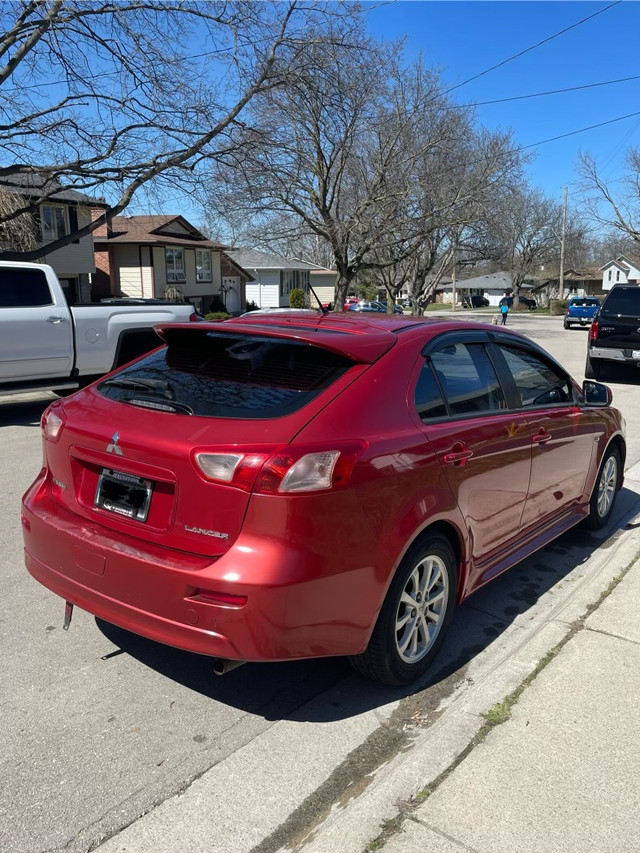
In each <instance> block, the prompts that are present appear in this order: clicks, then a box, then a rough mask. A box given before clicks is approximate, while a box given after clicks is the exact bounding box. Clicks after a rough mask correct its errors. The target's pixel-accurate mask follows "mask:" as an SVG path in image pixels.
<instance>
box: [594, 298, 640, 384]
mask: <svg viewBox="0 0 640 853" xmlns="http://www.w3.org/2000/svg"><path fill="white" fill-rule="evenodd" d="M606 362H610V363H617V364H631V365H635V366H637V367H640V287H639V286H638V285H637V284H616V285H615V287H613V289H612V290H610V291H609V293H608V294H607V295H606V297H605V299H604V302H603V303H602V305H601V306H600V309H599V311H598V312H597V313H596V315H595V317H594V319H593V322H592V324H591V328H590V329H589V340H588V341H587V362H586V365H585V368H584V375H585V376H586V377H588V378H591V379H597V378H598V377H599V376H600V369H601V366H602V364H604V363H606Z"/></svg>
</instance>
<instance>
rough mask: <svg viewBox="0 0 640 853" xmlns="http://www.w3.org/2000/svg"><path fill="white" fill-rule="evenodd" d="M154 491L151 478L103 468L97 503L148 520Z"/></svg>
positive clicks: (111, 510) (123, 514)
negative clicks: (146, 478)
mask: <svg viewBox="0 0 640 853" xmlns="http://www.w3.org/2000/svg"><path fill="white" fill-rule="evenodd" d="M152 492H153V483H152V481H151V480H145V479H143V478H142V477H136V476H135V475H133V474H125V473H123V472H122V471H114V470H113V469H112V468H103V469H102V473H101V474H100V479H99V480H98V490H97V492H96V500H95V505H96V506H97V507H100V508H101V509H106V510H107V512H113V513H115V514H116V515H122V516H124V517H125V518H133V519H135V520H136V521H146V520H147V515H148V514H149V504H150V503H151V493H152Z"/></svg>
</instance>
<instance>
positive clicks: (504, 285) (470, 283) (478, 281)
mask: <svg viewBox="0 0 640 853" xmlns="http://www.w3.org/2000/svg"><path fill="white" fill-rule="evenodd" d="M457 286H458V287H460V288H462V289H463V290H467V289H468V288H470V287H473V288H485V289H487V290H509V289H510V288H512V287H513V276H512V275H511V273H510V272H492V273H488V274H487V275H478V276H476V277H475V278H463V279H458V282H457ZM530 287H531V283H530V282H524V284H523V288H524V289H525V290H526V289H528V288H530Z"/></svg>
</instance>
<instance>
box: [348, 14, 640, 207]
mask: <svg viewBox="0 0 640 853" xmlns="http://www.w3.org/2000/svg"><path fill="white" fill-rule="evenodd" d="M607 6H610V8H608V9H607V8H606V7H607ZM365 8H366V9H367V20H368V28H369V30H370V31H371V32H372V33H373V34H375V35H376V36H379V37H381V38H385V39H394V38H399V37H401V36H406V49H407V55H408V57H409V58H410V59H411V58H415V57H416V56H417V55H418V54H419V53H420V52H422V55H423V59H424V61H425V63H426V64H427V65H432V66H437V67H438V68H440V69H441V71H442V79H443V81H444V82H445V84H446V85H447V86H455V85H457V84H459V83H462V82H463V81H465V80H467V79H468V78H469V77H472V76H475V75H476V74H479V73H480V72H482V71H484V70H485V69H488V68H490V67H491V66H493V65H496V64H497V63H500V62H502V61H503V60H505V59H508V58H509V57H512V56H514V55H515V54H518V53H520V52H521V51H524V50H525V49H527V48H529V47H532V46H534V45H536V44H537V43H538V42H541V41H543V40H544V39H548V38H549V37H550V36H553V35H554V34H556V33H559V32H560V31H561V30H563V29H565V28H567V27H571V26H572V25H574V24H578V22H579V21H582V20H583V19H584V18H587V17H588V16H590V15H594V13H596V12H599V11H600V10H606V11H602V13H601V14H598V15H596V17H593V18H592V19H591V20H588V21H586V22H584V23H582V24H580V25H579V26H575V27H573V29H570V30H569V31H568V32H566V33H564V34H562V35H559V36H558V37H557V38H553V39H551V40H550V41H548V42H546V43H545V44H542V45H541V46H539V47H535V48H534V49H533V50H530V51H528V52H526V53H525V54H524V55H523V56H520V57H519V58H517V59H514V60H513V61H510V62H507V63H506V64H505V65H503V66H502V67H500V68H498V69H496V70H494V71H490V72H489V73H487V74H485V75H483V76H482V77H480V78H479V79H477V80H474V81H472V82H469V83H466V84H465V85H463V86H460V88H458V89H456V90H455V91H453V92H452V93H451V97H453V98H455V100H456V101H457V102H458V103H461V104H469V103H479V102H480V101H488V100H496V99H501V98H513V97H515V96H519V95H529V94H533V93H538V92H546V91H550V90H554V89H564V88H568V87H573V86H585V85H587V84H593V83H601V82H605V81H609V80H617V79H620V78H624V77H633V76H639V75H640V62H638V58H637V47H638V44H639V39H640V3H638V2H631V0H623V2H620V3H617V4H615V5H611V4H610V3H609V2H554V0H548V2H542V0H541V2H510V0H504V2H483V0H477V2H466V0H465V2H463V1H462V0H460V2H455V0H450V2H423V0H398V2H389V3H384V2H383V3H372V2H367V3H366V4H365ZM629 113H638V115H636V116H634V117H632V118H627V119H625V120H623V121H619V122H616V123H613V124H609V125H605V126H604V127H601V128H597V129H593V130H589V131H587V132H585V133H580V134H577V135H574V136H569V137H567V138H565V139H561V140H558V141H556V142H549V143H547V144H544V145H539V146H536V147H535V148H532V149H529V150H530V151H532V152H533V153H534V155H535V158H534V160H533V162H532V164H531V165H530V166H529V167H528V174H529V177H530V180H531V182H532V183H533V184H534V185H535V186H538V187H540V189H542V190H543V191H544V192H545V193H547V194H548V195H551V196H554V197H557V199H558V202H560V201H561V199H562V190H563V187H564V186H568V187H569V198H570V200H571V199H573V200H574V202H575V203H577V202H578V199H579V197H580V191H579V190H580V179H579V176H578V174H577V171H576V163H577V155H578V152H579V151H581V150H582V151H588V152H589V153H590V154H592V155H593V156H594V157H595V158H596V161H597V163H598V166H599V168H600V169H601V171H602V174H603V175H604V177H605V178H607V179H608V180H609V181H617V180H619V178H620V175H621V174H622V170H623V167H624V154H625V151H626V150H627V149H628V148H629V146H631V145H640V79H637V80H632V81H629V82H625V83H617V84H612V85H608V86H600V87H596V88H589V89H583V90H581V91H574V92H567V93H564V94H555V95H547V96H544V97H536V98H529V99H527V100H520V101H510V102H506V103H501V104H491V105H483V106H478V107H477V117H478V120H479V121H480V122H481V123H482V124H484V125H486V126H487V127H490V128H511V129H512V130H513V132H514V136H515V140H516V142H517V144H518V145H522V146H525V145H532V144H533V143H538V142H540V141H542V140H546V139H549V138H551V137H555V136H558V135H560V134H564V133H569V132H571V131H575V130H579V129H581V128H584V127H588V126H591V125H595V124H599V123H600V122H607V121H610V120H611V119H615V118H618V117H619V116H624V115H627V114H629ZM614 186H615V184H614Z"/></svg>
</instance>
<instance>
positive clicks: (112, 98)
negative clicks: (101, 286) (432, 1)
mask: <svg viewBox="0 0 640 853" xmlns="http://www.w3.org/2000/svg"><path fill="white" fill-rule="evenodd" d="M358 13H359V10H358V7H357V6H356V5H349V6H345V5H341V4H324V3H315V2H309V3H301V2H298V0H290V2H286V3H260V2H252V0H242V2H231V0H230V1H229V2H223V0H202V2H195V0H193V2H192V0H122V2H115V0H114V2H107V3H100V2H94V0H88V2H81V1H80V0H46V1H45V0H15V2H11V0H5V2H4V3H3V4H1V5H0V20H1V21H2V29H1V33H2V34H0V131H1V134H2V136H1V138H0V152H1V153H0V163H3V165H0V182H1V181H2V179H3V178H4V179H10V180H11V179H13V181H14V182H15V180H16V179H19V178H24V179H27V180H29V183H30V185H31V186H36V187H38V188H39V193H40V195H39V198H36V199H35V203H36V204H37V203H39V202H42V201H44V200H46V199H47V198H49V197H52V196H53V195H54V194H55V192H56V191H58V190H59V189H60V185H61V184H62V185H64V186H66V187H72V188H74V189H76V190H79V191H82V192H85V193H90V194H96V195H100V196H104V197H106V199H107V204H108V206H107V208H106V209H105V210H104V213H103V214H102V215H101V216H100V217H99V218H97V219H96V220H94V221H93V222H92V223H91V224H89V225H86V226H85V227H83V228H80V229H78V230H76V231H74V232H72V233H70V234H67V235H66V236H64V237H62V238H60V239H58V240H56V241H54V242H51V243H50V244H47V246H46V250H45V251H46V252H51V251H53V250H55V249H58V248H60V247H62V246H63V245H66V244H67V243H69V242H71V241H74V240H77V239H78V238H79V237H82V236H84V235H86V234H88V233H90V232H91V231H92V230H94V229H95V228H97V227H99V226H100V225H102V224H103V223H104V222H105V221H108V220H110V219H111V218H112V217H113V216H115V215H117V214H119V213H121V212H122V211H123V210H125V208H126V207H127V205H129V204H130V202H131V201H132V199H133V198H134V196H135V195H136V194H137V193H139V192H141V191H143V190H144V189H145V188H148V187H150V186H152V185H153V186H155V188H156V189H157V188H158V184H159V182H160V181H163V182H164V185H165V187H168V188H171V189H174V190H175V189H176V188H177V189H178V190H179V191H180V192H182V193H185V192H186V191H187V190H188V189H189V188H190V182H192V180H193V178H194V174H195V173H197V170H198V168H199V167H200V165H201V163H202V161H203V160H206V159H207V158H210V157H214V158H215V157H216V156H219V155H220V153H221V152H224V151H226V150H227V149H228V146H229V144H230V133H231V131H232V129H233V128H234V127H235V126H237V125H238V124H239V123H240V122H242V121H244V120H245V114H246V108H247V106H248V105H249V104H250V103H251V101H252V100H253V99H254V98H255V97H256V95H258V94H260V93H264V92H267V91H269V90H271V89H273V88H274V87H277V86H278V85H280V84H281V83H282V81H283V79H284V78H286V76H287V74H288V72H289V69H290V68H298V67H303V66H304V64H305V56H306V53H307V51H308V50H309V49H310V47H312V48H313V49H315V50H318V51H321V49H322V46H323V45H327V44H332V45H340V44H348V43H349V41H350V37H349V34H350V31H351V29H352V26H353V23H354V20H356V19H357V17H358ZM2 63H4V65H2ZM33 203H34V199H33V198H32V199H31V204H33ZM29 206H30V204H29V203H27V202H26V201H25V203H24V204H23V205H22V206H17V207H16V208H15V209H7V208H5V209H4V210H3V212H2V213H0V227H2V226H8V224H9V223H10V222H12V221H14V220H17V219H19V218H20V217H21V216H23V215H24V214H26V213H28V210H29ZM41 254H42V249H40V250H38V249H25V248H24V247H23V248H21V249H17V250H14V251H5V252H2V253H0V257H4V258H6V259H23V260H30V259H35V258H36V257H39V256H40V255H41Z"/></svg>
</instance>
